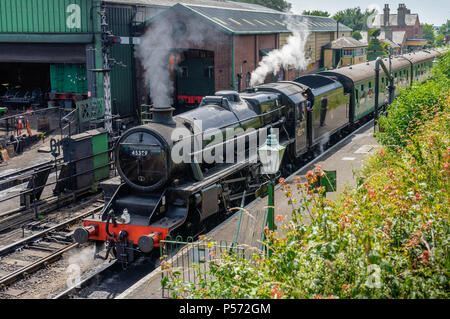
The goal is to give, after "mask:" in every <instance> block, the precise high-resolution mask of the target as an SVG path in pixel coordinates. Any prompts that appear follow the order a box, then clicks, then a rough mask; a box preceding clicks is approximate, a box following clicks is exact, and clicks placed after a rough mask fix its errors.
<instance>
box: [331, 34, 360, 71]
mask: <svg viewBox="0 0 450 319" xmlns="http://www.w3.org/2000/svg"><path fill="white" fill-rule="evenodd" d="M323 49H324V66H325V67H326V68H328V69H334V68H336V67H343V66H348V65H354V64H360V63H364V62H366V61H367V44H364V43H362V42H360V41H358V40H356V39H354V38H352V37H341V38H338V39H336V40H334V41H332V42H330V43H328V44H327V45H325V46H324V48H323Z"/></svg>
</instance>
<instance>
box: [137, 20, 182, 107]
mask: <svg viewBox="0 0 450 319" xmlns="http://www.w3.org/2000/svg"><path fill="white" fill-rule="evenodd" d="M171 30H172V28H169V26H168V25H167V23H159V24H156V25H155V26H154V27H153V28H151V29H150V30H148V31H147V32H146V33H145V35H144V36H143V37H142V38H141V42H140V44H139V47H138V50H137V56H138V58H139V59H140V62H141V64H142V66H143V67H144V74H145V84H146V86H147V87H148V88H149V89H150V96H151V98H152V101H153V103H154V105H155V106H159V107H168V106H171V105H172V93H173V84H172V81H171V79H170V69H169V67H170V65H169V63H168V62H169V54H170V49H171V48H172V47H173V40H172V36H171V34H170V32H171Z"/></svg>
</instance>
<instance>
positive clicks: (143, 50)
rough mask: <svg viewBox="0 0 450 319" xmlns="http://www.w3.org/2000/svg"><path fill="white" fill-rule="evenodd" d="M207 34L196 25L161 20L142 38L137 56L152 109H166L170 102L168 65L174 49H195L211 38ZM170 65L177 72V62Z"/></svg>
mask: <svg viewBox="0 0 450 319" xmlns="http://www.w3.org/2000/svg"><path fill="white" fill-rule="evenodd" d="M210 32H211V31H210V30H209V29H207V28H205V27H204V26H203V25H202V24H199V23H198V22H197V23H195V22H191V21H187V22H186V23H184V22H180V21H179V20H176V18H175V19H167V18H161V19H160V20H158V21H157V22H155V23H153V24H152V25H151V27H150V28H149V29H148V30H147V32H146V33H145V34H144V36H143V37H142V38H141V43H140V45H139V47H138V49H137V51H136V55H137V57H138V58H139V59H140V61H141V63H142V66H143V67H144V75H145V84H146V86H147V87H148V88H149V89H150V96H151V98H152V101H153V104H154V106H155V107H167V106H170V105H172V102H173V101H172V94H173V82H172V79H171V72H170V68H171V65H170V63H169V60H170V55H171V54H172V53H173V49H176V48H179V49H187V48H191V47H196V46H197V47H198V46H199V45H200V44H201V43H202V42H203V40H204V39H206V38H208V37H209V36H212V35H211V34H210ZM172 63H173V65H172V66H173V67H174V68H176V61H174V60H172Z"/></svg>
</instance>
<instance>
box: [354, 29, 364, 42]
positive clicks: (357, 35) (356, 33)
mask: <svg viewBox="0 0 450 319" xmlns="http://www.w3.org/2000/svg"><path fill="white" fill-rule="evenodd" d="M352 38H353V39H356V40H358V41H359V40H361V39H362V35H361V32H359V31H353V33H352Z"/></svg>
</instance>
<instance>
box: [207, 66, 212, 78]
mask: <svg viewBox="0 0 450 319" xmlns="http://www.w3.org/2000/svg"><path fill="white" fill-rule="evenodd" d="M205 77H206V78H209V79H212V78H213V77H214V67H213V66H207V67H206V68H205Z"/></svg>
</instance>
